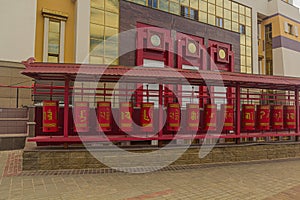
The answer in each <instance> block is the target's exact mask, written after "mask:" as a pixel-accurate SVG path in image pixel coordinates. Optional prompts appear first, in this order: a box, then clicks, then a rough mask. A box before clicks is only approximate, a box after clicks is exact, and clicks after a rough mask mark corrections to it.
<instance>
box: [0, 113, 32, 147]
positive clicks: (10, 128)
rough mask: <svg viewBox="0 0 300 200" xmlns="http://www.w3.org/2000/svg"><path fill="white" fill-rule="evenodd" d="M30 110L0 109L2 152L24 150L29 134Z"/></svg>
mask: <svg viewBox="0 0 300 200" xmlns="http://www.w3.org/2000/svg"><path fill="white" fill-rule="evenodd" d="M28 111H29V109H28V108H0V150H13V149H23V148H24V145H25V140H26V137H27V133H28V128H27V127H28V122H29V112H28Z"/></svg>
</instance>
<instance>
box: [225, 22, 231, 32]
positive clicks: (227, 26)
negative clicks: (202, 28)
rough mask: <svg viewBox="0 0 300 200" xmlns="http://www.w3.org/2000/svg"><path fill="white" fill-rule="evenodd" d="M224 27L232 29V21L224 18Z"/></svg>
mask: <svg viewBox="0 0 300 200" xmlns="http://www.w3.org/2000/svg"><path fill="white" fill-rule="evenodd" d="M224 28H225V29H227V30H231V21H230V20H227V19H224Z"/></svg>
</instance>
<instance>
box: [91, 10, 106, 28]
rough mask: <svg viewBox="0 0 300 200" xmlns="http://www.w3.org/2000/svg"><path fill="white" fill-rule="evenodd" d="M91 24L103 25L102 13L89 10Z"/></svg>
mask: <svg viewBox="0 0 300 200" xmlns="http://www.w3.org/2000/svg"><path fill="white" fill-rule="evenodd" d="M91 23H94V24H104V11H103V10H99V9H95V8H91Z"/></svg>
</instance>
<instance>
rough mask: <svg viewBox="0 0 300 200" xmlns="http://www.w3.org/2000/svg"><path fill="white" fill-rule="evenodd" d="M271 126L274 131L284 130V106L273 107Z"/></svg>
mask: <svg viewBox="0 0 300 200" xmlns="http://www.w3.org/2000/svg"><path fill="white" fill-rule="evenodd" d="M271 113H272V114H271V116H272V117H271V125H272V129H275V130H280V129H283V106H282V105H273V106H272V107H271Z"/></svg>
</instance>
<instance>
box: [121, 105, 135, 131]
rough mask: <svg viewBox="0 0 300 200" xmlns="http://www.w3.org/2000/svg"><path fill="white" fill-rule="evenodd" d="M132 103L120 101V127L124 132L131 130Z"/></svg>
mask: <svg viewBox="0 0 300 200" xmlns="http://www.w3.org/2000/svg"><path fill="white" fill-rule="evenodd" d="M132 112H133V109H132V103H131V102H121V103H120V114H121V116H120V127H119V128H120V129H121V130H122V131H124V132H130V131H132V124H133V120H132Z"/></svg>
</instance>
